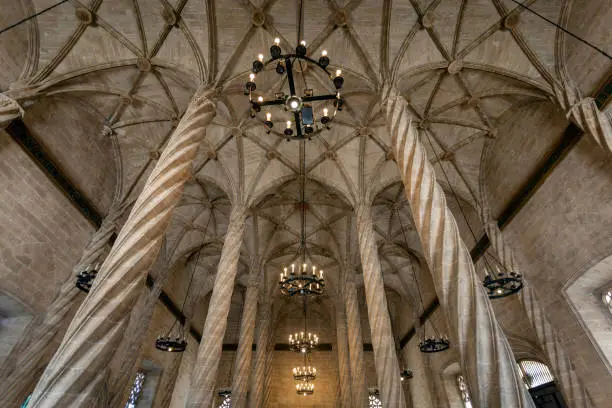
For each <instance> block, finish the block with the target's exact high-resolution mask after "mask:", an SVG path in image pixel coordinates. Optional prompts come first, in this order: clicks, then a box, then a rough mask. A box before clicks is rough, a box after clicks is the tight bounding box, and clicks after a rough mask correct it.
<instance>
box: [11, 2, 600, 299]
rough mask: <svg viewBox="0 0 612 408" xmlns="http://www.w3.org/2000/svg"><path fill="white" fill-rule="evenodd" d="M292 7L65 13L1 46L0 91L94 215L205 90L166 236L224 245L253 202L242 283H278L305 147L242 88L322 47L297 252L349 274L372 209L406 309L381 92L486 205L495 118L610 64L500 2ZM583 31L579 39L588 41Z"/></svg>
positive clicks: (289, 250)
mask: <svg viewBox="0 0 612 408" xmlns="http://www.w3.org/2000/svg"><path fill="white" fill-rule="evenodd" d="M3 3H4V4H3V5H2V9H3V13H2V16H0V23H1V25H2V26H7V25H8V24H10V23H13V22H14V21H15V20H17V19H18V18H20V17H21V16H26V15H30V14H32V13H34V12H35V11H37V10H42V9H43V8H45V7H47V6H49V5H51V4H53V3H54V2H51V1H50V0H21V1H10V2H9V1H4V2H3ZM9 3H10V4H9ZM301 3H302V2H300V1H293V0H251V1H249V0H223V1H215V0H171V1H169V0H113V1H108V0H104V1H103V0H91V1H90V2H84V1H83V2H79V1H77V0H74V1H70V2H68V3H64V4H62V5H60V6H58V7H56V8H54V9H52V10H51V11H49V12H46V13H44V14H43V15H41V16H39V17H38V18H37V19H35V20H32V21H31V22H29V23H26V24H23V25H21V26H19V27H17V28H15V29H13V30H11V31H9V32H6V33H4V34H2V35H1V36H0V49H2V50H3V53H2V55H0V58H1V64H0V65H1V66H2V67H3V69H2V71H1V72H0V90H3V91H7V90H8V93H9V94H10V95H12V96H13V97H15V98H17V99H18V100H19V101H20V102H21V103H22V105H23V106H24V107H26V111H27V112H28V113H26V116H25V119H24V120H25V121H26V123H27V124H28V126H29V127H30V128H31V129H32V130H33V131H34V133H35V134H36V136H37V137H38V138H40V139H41V140H42V142H43V143H44V144H45V145H47V147H48V148H49V149H50V151H51V152H52V153H53V155H54V156H55V157H56V158H57V159H58V161H60V162H61V163H62V165H63V168H64V169H65V170H66V172H67V173H68V174H69V175H70V176H71V177H72V178H73V179H74V180H76V181H77V182H78V184H79V186H80V187H81V188H82V189H83V191H84V192H85V193H86V194H88V195H89V196H90V197H89V198H90V199H92V201H94V203H95V204H96V205H97V206H98V209H99V210H100V211H102V212H105V211H106V210H107V209H108V208H109V206H110V205H111V203H112V202H113V201H126V200H127V201H130V200H134V199H135V198H136V197H137V194H138V193H139V191H140V189H141V188H142V186H143V184H144V182H145V181H146V178H147V175H148V173H149V172H150V171H151V169H152V168H153V166H154V164H155V161H156V160H157V158H158V157H159V152H160V151H161V150H163V148H164V144H165V143H166V142H167V140H168V138H169V137H170V135H171V134H172V130H173V128H174V127H175V126H176V124H177V123H178V121H179V120H180V118H181V115H182V113H183V112H184V110H185V108H186V106H187V104H188V103H189V100H190V98H191V96H192V95H193V93H194V92H195V90H196V89H197V88H198V87H200V86H211V87H215V88H216V89H217V91H218V92H217V94H218V96H219V100H218V104H217V116H216V118H215V120H214V122H213V124H212V125H211V126H210V127H209V128H208V129H207V133H206V138H205V140H204V142H203V145H202V147H201V149H200V152H199V155H198V158H197V159H196V163H195V165H194V169H193V179H192V180H190V182H188V183H187V187H186V190H185V195H184V197H183V202H182V204H181V206H180V207H179V208H178V210H177V212H176V216H175V219H174V221H173V226H172V228H171V230H170V231H169V234H168V237H169V238H168V240H169V242H172V245H173V248H176V251H177V252H176V254H175V257H176V258H177V259H178V257H179V255H178V254H179V253H180V254H184V253H189V252H190V251H193V250H194V249H198V248H200V247H202V245H204V246H205V247H207V248H220V245H221V243H222V240H223V233H224V231H225V228H226V226H227V220H228V214H229V208H230V205H231V203H234V202H237V201H242V202H245V203H248V205H249V206H250V207H251V208H252V217H250V218H249V221H248V228H247V232H246V237H245V240H244V251H243V259H242V265H243V266H244V267H243V272H244V273H245V274H246V273H249V270H250V269H252V268H253V267H254V265H263V264H266V265H268V268H269V269H270V270H272V271H273V272H274V273H270V276H271V277H272V276H274V277H276V276H277V275H276V266H278V265H280V264H281V263H283V262H287V261H288V260H290V258H291V256H292V255H293V254H294V253H295V249H296V245H297V243H298V241H299V217H298V213H299V211H298V208H297V207H296V205H295V204H296V202H297V201H298V197H299V194H298V192H299V168H300V160H299V157H300V149H302V148H304V146H301V145H300V144H299V143H298V142H289V143H288V142H285V141H284V139H283V138H282V137H280V132H279V130H278V129H274V131H273V132H272V133H270V134H266V132H265V130H264V128H263V126H262V124H261V119H260V118H257V119H251V118H250V117H249V115H248V108H249V105H248V100H247V98H246V97H245V96H244V95H243V90H244V83H245V81H246V77H247V75H248V72H249V69H250V67H251V62H252V61H253V60H254V59H255V58H256V56H257V54H259V53H260V52H261V53H265V54H267V50H268V49H269V46H270V45H271V43H272V41H273V38H274V37H279V38H280V39H281V46H282V47H283V48H284V49H291V48H293V47H294V46H295V45H296V44H297V42H298V41H299V40H301V39H304V40H305V41H306V42H307V45H308V54H309V55H313V56H317V57H318V55H320V52H321V51H322V50H323V49H326V50H327V51H328V52H329V55H330V59H331V62H332V68H333V69H336V68H339V69H342V71H343V73H344V77H345V86H344V91H345V92H344V98H345V102H346V108H345V109H344V110H343V111H342V112H340V113H339V115H338V116H337V119H336V120H335V121H334V122H333V124H332V126H331V129H330V130H327V131H323V132H320V133H318V134H317V135H316V137H314V138H313V140H312V141H311V142H307V143H306V144H305V149H306V151H305V157H306V172H307V199H308V201H309V208H308V210H307V223H306V224H307V236H308V242H309V243H310V246H309V248H310V251H311V253H312V256H313V257H314V258H315V259H316V260H317V262H319V264H321V265H323V267H324V268H326V267H329V268H336V267H337V266H338V265H339V264H342V265H346V266H347V267H349V268H355V269H357V270H358V264H359V255H358V253H357V252H356V251H355V248H357V247H358V246H357V245H356V233H355V228H354V225H353V224H354V220H353V217H352V208H353V206H354V205H355V204H357V203H359V202H361V201H363V200H371V201H372V202H373V203H374V210H373V211H374V219H375V222H376V228H375V229H376V233H377V236H378V239H379V243H380V248H381V249H380V250H381V257H382V260H383V268H384V270H385V275H386V276H385V279H386V281H388V282H389V285H390V286H392V287H393V288H394V290H395V291H397V292H398V293H400V294H403V295H404V296H410V297H411V298H412V299H413V300H414V293H413V294H411V295H410V294H407V292H408V291H410V288H408V289H407V288H406V287H407V286H410V285H406V283H405V282H406V279H408V281H410V279H411V275H410V274H408V275H406V276H404V277H403V279H404V283H403V284H402V283H401V281H400V278H399V276H400V271H405V270H409V269H410V268H409V267H408V266H407V264H408V263H411V264H412V263H415V262H416V266H417V268H418V265H419V262H418V259H419V257H420V255H419V253H420V248H419V242H418V238H417V237H416V235H415V232H414V231H413V230H412V229H411V228H412V227H411V220H410V217H409V215H408V214H409V212H408V211H407V208H406V207H405V202H404V200H403V199H402V197H403V193H402V188H401V185H400V184H397V182H398V172H397V169H396V166H395V163H394V162H393V160H392V155H391V154H390V153H389V151H390V140H389V137H388V134H387V130H386V123H385V121H384V117H383V115H382V114H381V112H380V105H379V103H378V100H379V91H380V89H381V86H382V83H383V82H384V81H392V82H394V83H395V84H396V85H397V86H398V87H399V89H400V90H401V92H402V93H403V95H404V96H405V97H406V99H407V100H408V101H409V104H410V106H411V109H412V113H413V116H414V120H415V122H416V124H417V126H418V128H419V129H420V131H421V135H422V136H423V141H424V143H425V145H426V148H427V149H428V153H429V157H430V159H431V161H432V162H433V163H435V164H436V170H437V171H438V173H439V174H438V175H439V179H440V180H441V182H442V184H443V185H444V186H445V187H446V188H449V187H451V186H452V187H453V190H454V191H455V192H456V193H457V194H458V195H459V196H460V198H461V199H462V200H463V202H464V203H466V204H469V205H471V206H473V207H475V206H477V205H478V203H479V202H480V201H481V198H482V195H483V194H485V192H484V191H483V174H484V172H485V171H486V169H485V168H484V165H483V163H485V162H486V160H485V156H486V152H487V149H486V147H487V146H489V145H491V144H493V143H495V140H496V139H497V138H503V137H504V135H503V134H500V132H499V131H498V124H499V123H500V120H501V118H503V117H504V115H505V114H508V112H512V110H513V109H516V108H517V107H519V106H525V105H527V104H530V103H534V102H542V101H548V100H549V99H550V98H551V83H552V82H554V81H557V80H558V78H559V77H560V75H561V73H562V72H569V74H570V75H571V74H572V73H573V72H574V71H575V70H576V65H577V64H578V62H576V56H577V55H578V56H581V58H582V61H591V62H594V64H593V66H595V67H597V68H593V69H591V70H590V71H589V73H588V74H582V75H581V76H580V78H576V81H577V82H578V83H579V86H581V87H582V89H583V91H584V92H585V93H588V92H590V91H591V89H592V87H593V83H595V82H597V81H598V80H599V79H600V78H601V77H602V76H603V73H604V72H606V70H607V69H609V67H610V66H609V62H607V61H604V63H601V61H600V60H597V58H598V57H597V56H596V55H595V54H594V53H592V52H587V51H584V48H581V47H578V45H577V44H576V43H575V42H572V41H570V40H567V39H566V38H565V37H564V36H560V35H559V34H558V32H557V30H556V28H555V27H553V26H551V25H550V24H548V23H545V22H544V21H542V20H541V19H540V18H539V17H536V16H534V15H533V14H530V13H529V12H526V11H525V10H524V9H522V8H520V7H518V6H517V4H516V2H515V1H513V0H469V1H467V0H463V1H458V0H384V1H381V0H361V1H360V0H352V1H333V0H309V1H304V2H303V7H300V4H301ZM589 3H591V2H589ZM526 4H528V5H530V6H531V7H533V8H534V9H535V10H537V11H538V12H539V13H541V14H542V15H543V16H545V17H547V18H549V19H551V20H553V21H557V22H560V23H564V24H569V22H571V21H572V19H573V18H574V17H575V18H576V19H578V20H580V19H582V20H583V19H584V18H585V15H587V16H588V15H594V14H598V18H600V19H603V20H602V21H606V17H605V16H606V15H608V16H609V15H610V13H611V11H610V9H609V8H607V9H599V10H598V7H599V5H589V7H586V6H585V5H583V4H576V2H575V1H572V0H540V1H533V0H532V1H527V2H526ZM602 7H603V6H602ZM300 13H302V16H301V18H300ZM595 20H596V21H599V20H598V19H595ZM595 20H594V21H595ZM298 21H302V24H301V26H299V27H298ZM608 21H609V20H608ZM597 24H598V23H594V24H593V25H594V26H595V27H597ZM586 26H587V28H582V26H581V27H580V30H585V34H588V35H590V36H591V37H594V38H595V40H597V39H598V38H600V37H598V34H597V32H596V30H595V31H594V30H591V28H589V27H590V26H588V25H586ZM300 33H302V34H300ZM572 64H573V65H572ZM606 64H608V65H606ZM599 67H601V68H599ZM315 71H316V70H313V69H305V70H304V72H303V73H300V74H299V75H298V76H299V78H298V81H297V82H300V83H301V81H304V83H310V84H314V85H312V86H313V87H315V88H317V87H320V88H321V89H323V88H324V86H325V85H324V78H323V79H322V78H321V77H320V76H319V75H318V74H317V73H316V72H315ZM275 75H276V74H275V73H274V72H273V71H272V72H265V73H264V74H262V75H260V77H259V78H258V88H259V89H258V90H259V91H260V92H262V93H264V94H265V93H268V94H269V93H270V92H273V89H274V88H273V85H274V84H276V81H277V80H278V79H277V77H275ZM9 89H10V90H9ZM442 170H444V172H442ZM447 178H448V181H447ZM449 184H450V185H449ZM398 210H401V211H398ZM400 213H401V215H400ZM398 217H402V222H401V223H400V222H399V218H398ZM402 230H403V231H404V233H402ZM404 234H405V238H404ZM209 255H210V256H211V257H214V256H215V251H212V250H211V251H210V254H209ZM211 259H213V258H211ZM415 260H416V261H415ZM214 264H215V262H214V260H213V261H210V265H211V267H213V265H214ZM334 276H336V277H330V279H331V280H332V281H333V280H334V279H336V280H337V274H336V275H334ZM394 276H395V277H394ZM270 279H272V278H270ZM393 282H395V283H393Z"/></svg>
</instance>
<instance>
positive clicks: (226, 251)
mask: <svg viewBox="0 0 612 408" xmlns="http://www.w3.org/2000/svg"><path fill="white" fill-rule="evenodd" d="M245 221H246V209H245V208H244V206H243V205H241V204H240V203H238V204H234V206H233V207H232V212H231V215H230V220H229V225H228V227H227V233H226V234H225V241H224V243H223V249H222V250H221V259H220V260H219V267H218V270H217V277H216V278H215V285H214V287H213V293H212V296H211V298H210V306H209V308H208V314H207V316H206V323H205V324H204V330H203V332H202V342H201V343H200V348H199V349H198V357H197V360H196V366H195V369H194V372H193V375H192V378H191V386H190V388H189V395H188V397H187V404H186V406H187V407H189V408H196V407H209V406H211V405H212V403H213V401H214V399H215V385H216V381H217V371H218V369H219V361H220V360H221V352H222V347H223V336H225V329H226V326H227V315H228V313H229V309H230V305H231V300H232V292H233V291H234V282H235V280H236V273H237V271H238V258H239V256H240V248H241V247H242V238H243V235H244V225H245Z"/></svg>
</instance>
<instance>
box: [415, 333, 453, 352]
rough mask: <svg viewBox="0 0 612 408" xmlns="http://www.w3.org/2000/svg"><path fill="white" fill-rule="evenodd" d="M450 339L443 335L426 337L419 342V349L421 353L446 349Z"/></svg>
mask: <svg viewBox="0 0 612 408" xmlns="http://www.w3.org/2000/svg"><path fill="white" fill-rule="evenodd" d="M449 347H450V341H449V340H448V338H447V337H445V336H437V337H427V338H425V339H423V340H421V341H420V342H419V349H420V350H421V352H422V353H438V352H440V351H444V350H448V348H449Z"/></svg>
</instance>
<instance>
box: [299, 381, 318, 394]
mask: <svg viewBox="0 0 612 408" xmlns="http://www.w3.org/2000/svg"><path fill="white" fill-rule="evenodd" d="M295 389H296V391H297V393H298V394H299V395H304V396H306V395H312V394H314V384H313V383H311V382H308V381H301V382H299V383H297V384H295Z"/></svg>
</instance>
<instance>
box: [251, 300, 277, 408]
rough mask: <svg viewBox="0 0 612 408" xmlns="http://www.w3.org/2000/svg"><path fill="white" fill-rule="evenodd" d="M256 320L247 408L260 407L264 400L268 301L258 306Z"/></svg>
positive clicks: (269, 332) (269, 316)
mask: <svg viewBox="0 0 612 408" xmlns="http://www.w3.org/2000/svg"><path fill="white" fill-rule="evenodd" d="M259 309H260V311H259V320H258V321H257V323H258V325H257V326H258V327H257V348H256V349H255V367H254V369H253V373H252V375H251V390H250V393H249V404H248V407H249V408H261V407H262V406H263V401H264V388H265V380H266V378H265V377H266V361H267V356H268V354H270V353H271V351H270V350H269V349H268V345H269V343H270V338H271V337H272V311H271V310H270V309H271V306H270V304H269V303H264V304H262V305H261V307H260V308H259Z"/></svg>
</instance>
